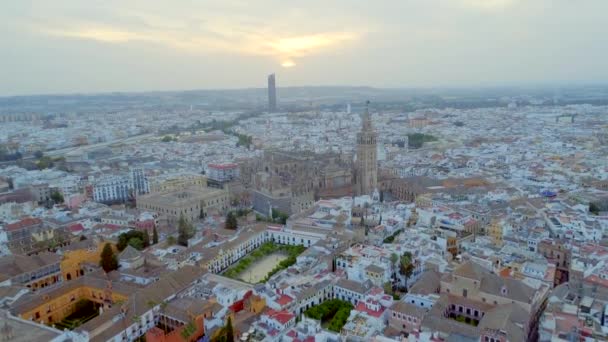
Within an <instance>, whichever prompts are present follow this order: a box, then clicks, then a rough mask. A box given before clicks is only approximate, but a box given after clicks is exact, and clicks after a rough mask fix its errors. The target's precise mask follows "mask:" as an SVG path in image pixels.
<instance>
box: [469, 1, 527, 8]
mask: <svg viewBox="0 0 608 342" xmlns="http://www.w3.org/2000/svg"><path fill="white" fill-rule="evenodd" d="M461 1H462V3H463V4H464V5H465V6H467V7H473V8H478V9H482V10H499V9H504V8H507V7H509V6H511V5H513V4H514V3H515V2H516V0H461Z"/></svg>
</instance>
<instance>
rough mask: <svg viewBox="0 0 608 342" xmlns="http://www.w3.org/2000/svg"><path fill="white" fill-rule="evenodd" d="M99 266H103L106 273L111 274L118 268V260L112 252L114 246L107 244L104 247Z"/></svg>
mask: <svg viewBox="0 0 608 342" xmlns="http://www.w3.org/2000/svg"><path fill="white" fill-rule="evenodd" d="M99 266H101V268H103V270H104V271H105V272H110V271H113V270H115V269H117V268H118V258H117V257H116V254H115V253H114V251H113V250H112V245H111V244H109V243H106V244H105V246H103V250H102V251H101V256H100V260H99Z"/></svg>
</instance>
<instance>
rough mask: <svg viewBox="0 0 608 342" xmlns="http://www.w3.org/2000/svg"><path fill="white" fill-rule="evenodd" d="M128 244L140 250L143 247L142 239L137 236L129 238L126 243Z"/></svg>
mask: <svg viewBox="0 0 608 342" xmlns="http://www.w3.org/2000/svg"><path fill="white" fill-rule="evenodd" d="M127 244H128V245H129V246H131V247H133V248H135V249H137V250H139V251H141V250H142V249H144V245H145V243H144V241H143V240H142V239H140V238H137V237H132V238H130V239H129V242H128V243H127Z"/></svg>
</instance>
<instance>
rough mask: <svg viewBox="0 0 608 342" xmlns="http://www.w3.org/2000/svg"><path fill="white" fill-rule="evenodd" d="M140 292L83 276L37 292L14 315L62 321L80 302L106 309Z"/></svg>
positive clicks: (16, 309)
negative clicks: (84, 301) (84, 300)
mask: <svg viewBox="0 0 608 342" xmlns="http://www.w3.org/2000/svg"><path fill="white" fill-rule="evenodd" d="M135 290H136V289H135V288H133V287H131V286H128V285H125V284H122V283H112V282H110V281H108V280H104V279H100V278H96V277H93V276H83V277H79V278H78V279H75V280H73V281H70V282H67V283H65V284H63V285H62V286H61V287H58V288H55V289H52V290H50V291H46V292H44V293H36V294H33V295H31V296H28V297H26V298H24V299H23V300H20V301H19V302H18V303H17V304H16V305H15V308H14V312H15V313H16V314H17V315H19V316H20V317H21V318H23V319H27V320H33V321H36V322H41V323H44V324H53V323H57V322H60V321H61V320H63V319H64V318H65V317H67V316H69V315H70V314H71V313H73V312H74V311H75V308H76V303H78V302H79V301H80V300H83V299H86V300H90V301H91V302H93V303H95V304H96V305H98V306H99V307H102V308H106V309H108V308H110V307H111V306H112V305H113V304H115V303H117V302H124V301H126V300H127V298H128V296H129V294H131V293H133V292H134V291H135Z"/></svg>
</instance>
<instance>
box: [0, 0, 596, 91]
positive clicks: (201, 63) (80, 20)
mask: <svg viewBox="0 0 608 342" xmlns="http://www.w3.org/2000/svg"><path fill="white" fill-rule="evenodd" d="M607 18H608V0H162V1H161V0H84V1H83V0H53V1H49V0H39V1H35V0H2V1H1V3H0V46H1V49H0V96H3V95H18V94H41V93H74V92H86V93H90V92H107V91H147V90H181V89H206V88H240V87H264V86H266V75H267V74H269V73H272V72H275V73H276V74H277V84H278V85H279V86H299V85H369V86H377V87H439V86H456V87H458V86H486V85H489V86H493V85H537V84H552V83H560V84H568V83H604V82H606V81H608V19H607Z"/></svg>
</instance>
